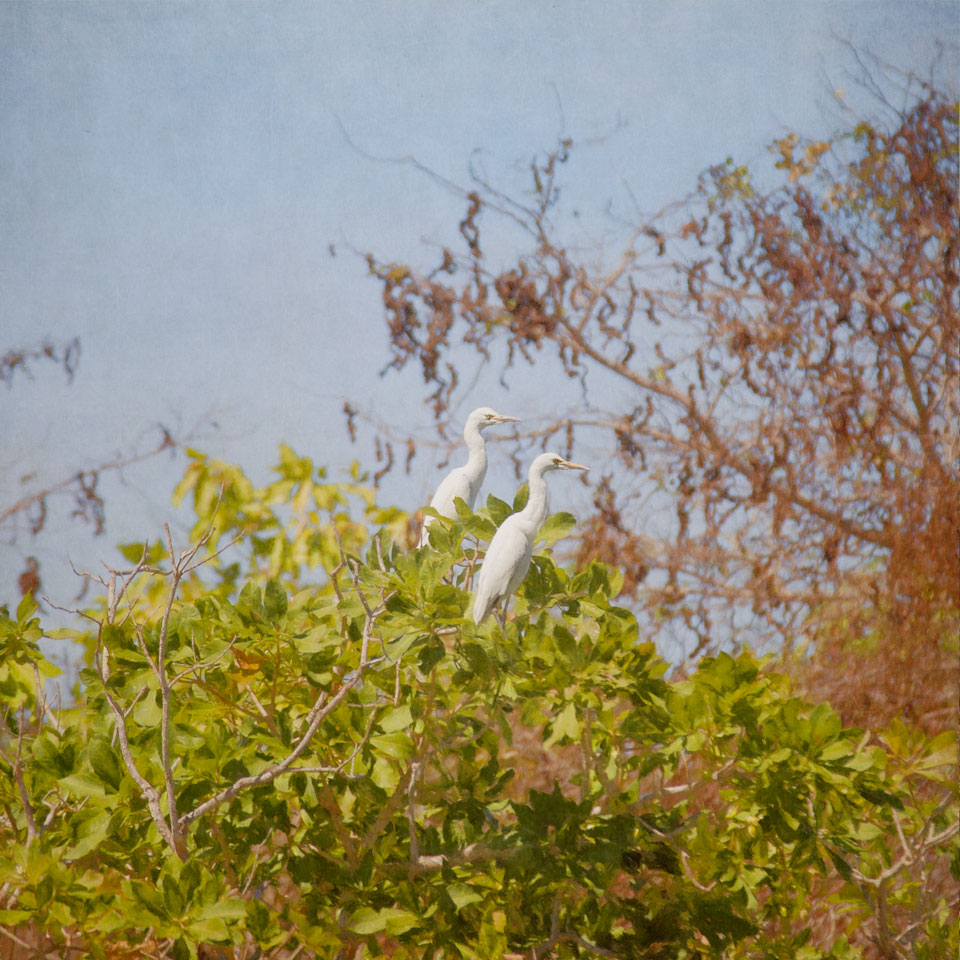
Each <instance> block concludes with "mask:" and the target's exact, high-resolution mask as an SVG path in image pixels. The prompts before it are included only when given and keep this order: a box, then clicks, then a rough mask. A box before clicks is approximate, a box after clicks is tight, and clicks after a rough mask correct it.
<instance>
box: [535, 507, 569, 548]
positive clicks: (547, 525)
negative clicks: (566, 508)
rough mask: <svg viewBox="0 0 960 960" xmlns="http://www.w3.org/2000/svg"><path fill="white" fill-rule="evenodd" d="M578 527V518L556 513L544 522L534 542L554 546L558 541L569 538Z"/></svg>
mask: <svg viewBox="0 0 960 960" xmlns="http://www.w3.org/2000/svg"><path fill="white" fill-rule="evenodd" d="M576 526H577V518H576V517H575V516H574V515H573V514H572V513H554V514H553V515H551V516H549V517H547V519H546V520H545V521H544V523H543V526H542V527H540V530H539V531H538V533H537V536H536V539H535V540H534V542H535V543H542V544H544V545H546V546H552V545H553V544H555V543H556V542H557V541H558V540H562V539H563V538H564V537H569V536H570V534H571V533H573V531H574V530H575V529H576Z"/></svg>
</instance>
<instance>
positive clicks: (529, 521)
mask: <svg viewBox="0 0 960 960" xmlns="http://www.w3.org/2000/svg"><path fill="white" fill-rule="evenodd" d="M527 484H528V486H529V490H530V495H529V497H528V498H527V505H526V506H525V507H524V508H523V509H522V510H521V511H520V512H519V513H518V514H517V517H518V518H519V521H520V522H521V523H522V524H523V525H524V527H525V528H526V529H528V530H529V531H531V532H532V533H534V534H536V532H537V531H538V530H539V529H540V526H541V524H542V523H543V521H544V520H545V519H546V518H547V481H546V480H544V479H543V474H542V473H539V472H538V473H531V474H530V475H529V476H528V477H527Z"/></svg>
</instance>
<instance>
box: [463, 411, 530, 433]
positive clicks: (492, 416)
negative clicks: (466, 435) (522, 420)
mask: <svg viewBox="0 0 960 960" xmlns="http://www.w3.org/2000/svg"><path fill="white" fill-rule="evenodd" d="M518 419H519V418H518V417H508V416H507V415H506V414H503V413H497V411H496V410H493V409H491V408H490V407H477V409H476V410H474V411H473V413H471V414H470V416H469V417H467V426H468V427H469V426H471V425H472V426H474V427H476V428H477V430H484V429H486V428H487V427H491V426H493V425H494V424H495V423H509V422H511V421H516V420H518Z"/></svg>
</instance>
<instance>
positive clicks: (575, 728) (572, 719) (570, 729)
mask: <svg viewBox="0 0 960 960" xmlns="http://www.w3.org/2000/svg"><path fill="white" fill-rule="evenodd" d="M582 729H583V727H582V725H581V723H580V721H579V720H578V719H577V708H576V707H575V706H574V705H573V704H572V703H568V704H567V705H566V706H565V707H564V708H563V710H561V711H560V713H559V715H558V716H557V718H556V719H555V720H554V721H553V731H552V732H551V734H550V736H549V737H547V739H546V740H544V741H543V745H544V746H545V747H550V746H553V744H555V743H557V742H559V741H561V740H563V739H564V737H566V738H567V740H569V741H570V742H571V743H579V742H580V734H581V732H582Z"/></svg>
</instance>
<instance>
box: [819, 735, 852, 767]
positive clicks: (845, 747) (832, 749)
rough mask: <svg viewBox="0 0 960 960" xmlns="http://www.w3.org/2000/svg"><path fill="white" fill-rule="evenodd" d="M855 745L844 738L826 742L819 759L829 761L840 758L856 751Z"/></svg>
mask: <svg viewBox="0 0 960 960" xmlns="http://www.w3.org/2000/svg"><path fill="white" fill-rule="evenodd" d="M856 749H857V748H856V747H855V746H854V745H853V744H852V743H848V742H847V741H846V740H836V741H834V742H833V743H828V744H827V746H826V747H824V749H823V751H822V752H821V754H820V759H821V760H822V761H824V762H827V763H829V762H830V761H831V760H840V759H841V758H843V757H849V756H850V755H851V754H853V753H855V752H856Z"/></svg>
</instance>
